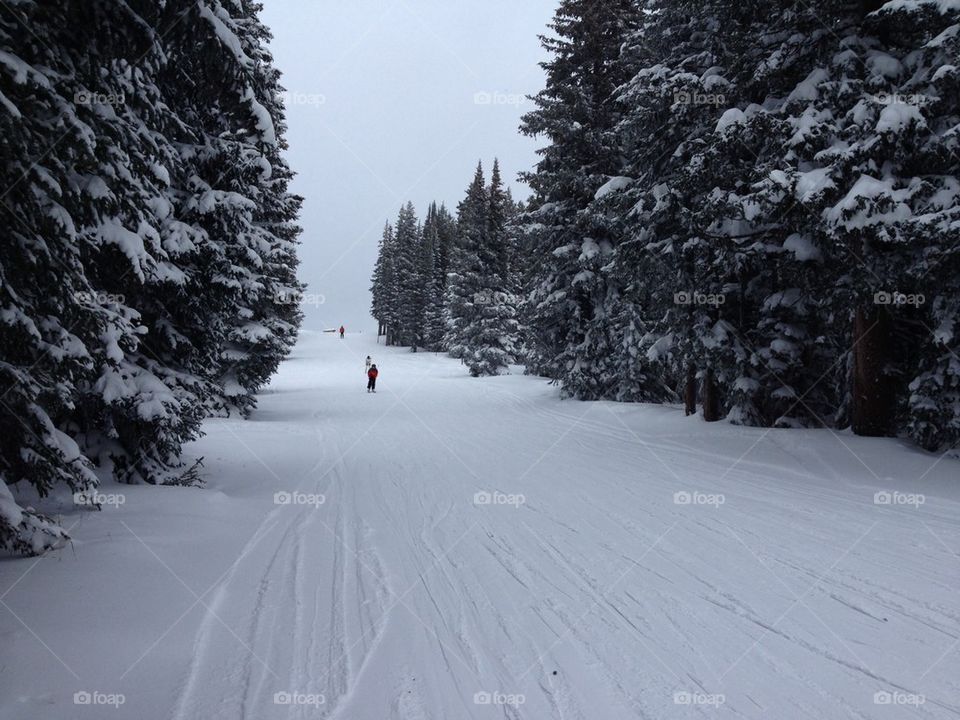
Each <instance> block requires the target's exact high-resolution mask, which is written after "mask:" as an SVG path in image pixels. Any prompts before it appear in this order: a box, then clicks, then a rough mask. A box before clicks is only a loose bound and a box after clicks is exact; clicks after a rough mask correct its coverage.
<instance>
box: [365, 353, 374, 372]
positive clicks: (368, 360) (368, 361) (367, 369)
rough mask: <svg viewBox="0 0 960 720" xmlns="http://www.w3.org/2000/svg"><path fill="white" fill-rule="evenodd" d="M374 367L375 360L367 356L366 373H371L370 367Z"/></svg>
mask: <svg viewBox="0 0 960 720" xmlns="http://www.w3.org/2000/svg"><path fill="white" fill-rule="evenodd" d="M371 365H373V360H371V359H370V356H369V355H367V366H366V368H364V372H370V366H371Z"/></svg>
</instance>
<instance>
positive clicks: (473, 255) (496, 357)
mask: <svg viewBox="0 0 960 720" xmlns="http://www.w3.org/2000/svg"><path fill="white" fill-rule="evenodd" d="M478 178H479V179H480V181H482V180H483V174H482V170H481V169H480V168H479V167H478ZM472 199H473V198H471V201H472ZM476 199H477V200H478V201H480V202H482V201H484V200H485V201H486V205H485V206H483V205H479V206H478V208H477V212H476V213H472V212H471V213H470V214H468V215H465V216H464V219H465V220H466V221H467V222H478V223H483V226H482V227H479V228H476V231H475V232H471V230H470V229H469V228H466V229H465V235H466V240H465V242H464V243H463V245H462V246H461V248H460V249H461V252H462V253H463V254H462V255H461V256H460V258H461V263H460V265H459V268H460V273H459V275H458V278H459V282H460V283H461V287H462V288H470V289H472V291H473V295H472V300H473V303H472V306H471V307H470V310H471V312H470V313H469V314H468V315H465V317H464V323H463V325H461V326H460V331H459V341H458V342H459V344H460V346H462V347H463V348H464V354H463V359H464V362H466V364H467V367H468V368H469V369H470V374H471V375H473V376H475V377H477V376H481V375H498V374H500V373H502V372H503V371H504V370H506V368H507V366H508V365H509V364H510V363H511V362H513V361H514V358H515V354H516V347H517V336H518V332H519V327H518V323H517V317H516V316H517V311H516V302H515V298H514V296H513V294H512V293H511V292H510V285H511V283H510V282H509V280H508V273H509V259H510V254H509V245H508V239H507V230H506V228H507V222H508V220H509V214H510V211H511V209H512V208H511V205H512V201H511V200H510V198H509V195H508V194H507V192H506V190H505V189H504V186H503V180H502V178H501V176H500V165H499V163H498V162H497V161H496V160H495V161H494V163H493V171H492V174H491V180H490V185H489V186H488V187H487V188H486V189H485V191H484V193H483V195H480V194H479V192H478V193H477V195H476ZM468 243H469V244H468ZM468 247H469V248H471V250H470V251H469V255H467V254H466V253H467V248H468Z"/></svg>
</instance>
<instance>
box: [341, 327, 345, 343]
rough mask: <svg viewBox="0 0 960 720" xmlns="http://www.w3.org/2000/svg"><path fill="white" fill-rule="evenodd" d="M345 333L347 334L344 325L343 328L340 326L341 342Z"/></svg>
mask: <svg viewBox="0 0 960 720" xmlns="http://www.w3.org/2000/svg"><path fill="white" fill-rule="evenodd" d="M344 332H346V330H344V328H343V325H341V326H340V339H341V340H343V333H344Z"/></svg>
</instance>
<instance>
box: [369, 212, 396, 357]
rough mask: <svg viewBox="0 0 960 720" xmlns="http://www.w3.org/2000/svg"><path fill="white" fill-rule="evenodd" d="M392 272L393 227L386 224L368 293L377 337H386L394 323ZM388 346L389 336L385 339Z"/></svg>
mask: <svg viewBox="0 0 960 720" xmlns="http://www.w3.org/2000/svg"><path fill="white" fill-rule="evenodd" d="M395 281H396V278H395V272H394V243H393V226H392V225H391V224H390V223H389V222H388V223H387V224H386V225H385V226H384V228H383V235H382V236H381V238H380V248H379V251H378V253H377V264H376V266H375V267H374V271H373V278H372V280H371V287H370V291H371V293H372V295H373V301H372V305H371V308H370V313H371V315H373V317H374V318H376V320H377V323H378V325H379V327H378V331H377V336H378V337H379V336H380V335H388V333H389V331H390V329H391V328H392V327H393V326H394V323H395V322H396V286H395ZM387 343H388V344H389V335H388V339H387Z"/></svg>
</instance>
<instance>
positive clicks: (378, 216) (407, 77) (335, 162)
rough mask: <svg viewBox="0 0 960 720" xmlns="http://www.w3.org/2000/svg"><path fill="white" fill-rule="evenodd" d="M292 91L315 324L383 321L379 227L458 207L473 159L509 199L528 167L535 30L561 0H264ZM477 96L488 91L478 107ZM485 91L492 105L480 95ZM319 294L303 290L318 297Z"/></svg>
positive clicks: (292, 157)
mask: <svg viewBox="0 0 960 720" xmlns="http://www.w3.org/2000/svg"><path fill="white" fill-rule="evenodd" d="M263 2H264V12H263V20H264V21H265V22H266V24H267V25H268V26H269V27H270V28H271V30H272V31H273V34H274V41H273V44H272V50H273V53H274V58H275V62H276V65H277V67H278V68H279V69H280V70H281V71H282V72H283V85H284V86H285V87H286V89H287V90H288V93H289V94H288V99H287V114H288V123H289V130H288V133H287V140H288V142H289V143H290V150H289V152H288V156H287V157H288V159H289V161H290V164H291V166H292V167H293V169H294V170H295V171H296V172H297V173H298V177H297V180H296V182H295V183H294V186H293V190H294V191H295V192H298V193H299V194H301V195H303V196H304V198H305V203H304V208H303V215H302V219H301V222H302V225H303V228H304V233H303V236H302V242H303V244H302V246H301V252H300V256H301V260H302V265H301V269H300V277H301V279H302V280H303V281H305V282H307V283H308V284H309V286H310V287H309V289H308V291H307V292H308V293H311V294H314V295H322V296H323V298H324V302H323V304H319V305H309V304H308V305H307V306H306V307H305V308H304V309H305V311H306V315H307V318H306V321H305V323H304V326H305V327H306V328H308V329H322V328H328V327H335V326H338V325H340V324H341V323H343V324H345V325H346V326H347V328H348V330H363V331H364V332H373V331H375V330H376V325H375V323H374V321H373V320H372V319H371V318H370V316H369V307H370V295H369V285H370V273H371V270H372V268H373V262H374V259H375V258H376V250H377V242H378V240H379V238H380V234H381V232H382V230H383V224H384V222H385V221H386V220H387V219H388V218H389V219H390V220H391V221H393V220H394V219H395V218H396V214H397V211H398V210H399V208H400V205H401V204H402V203H403V202H406V201H407V200H412V201H413V203H414V204H415V205H416V206H417V210H418V213H419V214H420V215H421V219H422V215H423V213H424V212H425V211H426V207H427V204H428V203H429V202H430V200H433V199H436V200H438V201H443V202H445V203H446V204H447V207H448V208H450V209H451V210H455V209H456V204H457V203H458V202H459V201H460V199H461V197H462V196H463V192H464V191H465V189H466V187H467V184H468V183H469V182H470V179H471V177H472V173H473V170H474V168H475V166H476V162H477V160H478V159H480V158H482V159H483V160H484V168H485V169H486V170H487V173H488V177H489V170H490V167H491V166H492V163H493V158H494V156H498V157H499V158H500V165H501V168H502V170H503V173H504V176H505V178H506V179H507V180H511V181H512V185H513V190H514V193H515V196H516V197H517V198H518V199H523V198H525V197H526V196H527V192H528V191H527V189H526V188H525V187H523V186H521V185H520V184H519V183H517V182H516V179H515V178H516V174H517V173H518V172H519V171H521V170H525V169H529V168H531V167H532V166H533V164H534V162H535V160H536V156H535V154H534V150H535V148H536V143H535V142H534V141H533V140H530V139H528V138H525V137H522V136H521V135H520V134H519V132H518V130H517V128H518V126H519V123H520V116H521V115H522V114H523V113H524V112H525V111H527V110H528V109H530V107H531V105H530V103H529V101H525V100H522V98H523V96H524V95H527V94H531V93H535V92H537V91H538V90H539V89H540V88H541V87H542V84H543V73H542V71H541V69H540V68H539V67H538V65H537V63H538V61H540V60H542V59H543V58H544V53H543V51H542V49H541V48H540V45H539V41H538V38H537V35H538V34H540V33H543V32H545V31H546V25H547V23H548V22H549V21H550V19H551V17H552V15H553V10H554V8H555V5H556V2H555V0H483V1H482V2H481V1H480V0H263ZM477 93H488V94H489V95H486V96H481V97H480V98H479V100H480V102H477V99H478V98H476V97H475V96H476V94H477ZM486 100H489V102H488V103H486V104H485V103H484V101H486ZM310 299H312V298H308V300H310Z"/></svg>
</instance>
